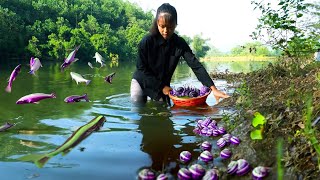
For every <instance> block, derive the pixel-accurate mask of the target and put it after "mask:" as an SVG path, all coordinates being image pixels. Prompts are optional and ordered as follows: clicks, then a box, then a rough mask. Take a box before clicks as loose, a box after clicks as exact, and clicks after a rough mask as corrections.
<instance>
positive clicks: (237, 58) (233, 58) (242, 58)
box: [200, 56, 276, 61]
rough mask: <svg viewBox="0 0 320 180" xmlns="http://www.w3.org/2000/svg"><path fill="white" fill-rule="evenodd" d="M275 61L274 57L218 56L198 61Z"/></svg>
mask: <svg viewBox="0 0 320 180" xmlns="http://www.w3.org/2000/svg"><path fill="white" fill-rule="evenodd" d="M275 59H276V57H266V56H219V57H205V58H201V59H200V61H270V60H275Z"/></svg>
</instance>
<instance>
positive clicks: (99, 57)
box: [93, 52, 106, 67]
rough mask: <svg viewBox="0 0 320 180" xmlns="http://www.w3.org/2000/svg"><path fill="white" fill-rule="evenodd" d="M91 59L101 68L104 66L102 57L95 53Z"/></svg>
mask: <svg viewBox="0 0 320 180" xmlns="http://www.w3.org/2000/svg"><path fill="white" fill-rule="evenodd" d="M93 58H96V62H98V63H100V64H101V67H103V66H105V65H106V64H104V60H103V57H102V56H101V55H100V54H99V53H98V52H96V53H95V54H94V56H93Z"/></svg>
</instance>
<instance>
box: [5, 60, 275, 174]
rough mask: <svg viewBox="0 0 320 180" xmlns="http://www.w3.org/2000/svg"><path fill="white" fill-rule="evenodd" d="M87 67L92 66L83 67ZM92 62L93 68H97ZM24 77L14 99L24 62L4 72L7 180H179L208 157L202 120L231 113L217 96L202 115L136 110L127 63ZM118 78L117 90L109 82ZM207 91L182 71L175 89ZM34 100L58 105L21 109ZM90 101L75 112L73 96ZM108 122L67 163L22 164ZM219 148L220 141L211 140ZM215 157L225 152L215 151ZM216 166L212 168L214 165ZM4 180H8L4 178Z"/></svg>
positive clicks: (156, 107) (245, 67)
mask: <svg viewBox="0 0 320 180" xmlns="http://www.w3.org/2000/svg"><path fill="white" fill-rule="evenodd" d="M81 61H83V62H84V61H85V60H81ZM91 61H92V60H91ZM20 63H21V64H22V69H21V72H20V74H19V75H18V77H17V78H16V80H15V81H14V82H13V87H12V92H11V93H7V92H5V87H6V86H7V79H8V77H9V76H10V74H11V71H12V70H13V69H14V68H15V67H16V66H17V65H18V64H19V62H10V63H5V64H4V65H2V66H1V67H0V74H1V76H0V88H1V87H2V88H3V90H2V93H0V109H1V112H0V113H1V116H0V125H2V124H4V123H5V122H10V123H17V124H16V125H15V126H14V127H12V128H11V129H8V130H7V131H5V132H0V147H1V151H0V172H1V176H2V177H5V179H7V178H10V179H15V180H16V179H34V178H35V179H71V178H75V179H77V180H80V179H136V178H137V174H138V172H139V171H140V170H141V169H142V168H150V169H153V170H154V171H156V172H157V173H160V172H163V173H167V174H169V175H171V177H172V178H176V173H177V171H178V170H179V168H180V167H185V166H186V165H182V164H181V163H179V161H178V159H179V154H180V152H181V151H183V150H188V151H190V152H191V153H192V155H193V160H192V161H193V162H196V161H197V158H196V157H198V156H199V154H200V152H201V149H200V148H199V143H201V142H203V141H204V140H205V139H206V138H204V137H201V136H198V135H195V134H194V133H193V129H194V127H195V125H196V119H199V118H204V117H206V116H210V117H213V118H214V119H217V120H219V119H220V118H221V117H222V114H223V113H224V112H227V111H228V110H227V109H221V108H219V107H216V106H213V105H214V104H215V100H214V98H213V96H212V95H210V96H209V97H208V99H207V105H205V106H201V107H194V108H181V107H177V106H171V107H166V106H165V105H164V104H161V103H159V102H148V103H147V104H146V105H145V106H142V107H135V106H133V105H132V104H131V103H130V101H129V99H130V98H129V97H130V94H129V89H130V81H131V76H132V73H133V71H134V66H135V65H134V64H132V63H126V64H125V63H122V62H120V64H119V66H118V67H110V66H106V67H103V68H99V67H100V65H99V64H96V63H95V62H92V64H93V65H94V66H95V68H94V69H91V68H90V67H89V66H88V65H86V64H85V63H83V64H81V63H80V61H79V62H76V63H75V64H73V65H71V66H70V67H69V68H67V69H66V71H64V72H61V71H60V64H58V63H46V62H43V61H42V64H43V67H42V68H40V69H39V70H38V71H37V72H36V74H37V75H36V76H32V75H31V74H29V73H28V71H29V66H28V60H26V61H24V62H20ZM268 63H269V62H261V61H260V62H253V61H242V62H206V63H204V65H205V67H206V68H207V70H208V71H209V72H211V71H225V70H226V69H228V70H229V71H230V72H249V71H252V70H255V69H259V68H261V67H264V66H266V65H267V64H268ZM71 71H72V72H77V73H79V74H82V75H84V77H85V78H87V79H90V80H91V83H90V84H89V85H88V86H86V85H85V84H83V83H80V84H78V85H77V84H76V82H75V81H74V80H72V79H71V76H70V72H71ZM112 72H116V75H115V77H114V78H113V81H112V84H109V83H106V82H105V81H104V77H105V76H106V75H108V74H110V73H112ZM184 84H190V85H193V86H195V87H200V85H201V84H200V83H199V82H198V81H197V79H196V77H195V76H194V74H193V73H192V71H191V70H190V68H189V67H188V66H187V65H186V64H181V65H179V66H178V68H177V70H176V72H175V74H174V76H173V80H172V85H173V86H174V87H178V86H182V85H184ZM215 84H216V85H217V87H218V88H219V89H221V90H223V91H226V92H228V93H231V92H232V90H231V89H228V88H227V83H226V82H225V81H224V80H217V81H215ZM31 93H48V94H50V93H55V94H56V98H54V99H45V100H42V101H40V103H39V104H20V105H17V104H16V101H17V100H18V99H19V98H20V97H22V96H25V95H27V94H31ZM84 93H87V94H88V97H89V99H90V102H78V103H71V104H67V103H65V102H64V98H65V97H67V96H69V95H83V94H84ZM99 115H103V116H104V117H105V118H106V122H105V123H104V125H103V126H102V128H101V129H100V130H99V131H97V132H94V133H92V134H91V135H90V136H88V137H87V138H86V139H84V140H83V141H81V142H80V143H79V144H78V145H77V146H75V147H74V148H73V149H72V150H71V151H70V152H68V153H66V154H65V155H61V154H58V155H56V156H53V157H52V158H51V159H49V160H48V162H47V163H46V164H44V166H43V168H38V167H37V166H36V165H35V164H34V163H33V162H25V161H21V160H19V158H20V157H22V156H25V155H29V154H45V153H48V152H51V151H53V150H55V149H56V148H57V147H58V146H60V145H62V144H63V143H64V142H65V141H66V140H67V139H68V138H69V137H70V136H71V135H72V133H73V132H74V131H75V130H77V129H78V128H79V127H80V126H82V125H84V124H86V123H87V122H89V121H90V120H92V119H93V118H95V117H96V116H99ZM206 140H210V141H211V142H212V143H213V144H215V142H216V140H217V139H216V138H210V139H208V138H207V139H206ZM212 151H213V153H214V154H215V153H216V154H217V153H219V152H218V147H217V146H216V145H214V147H213V150H212ZM213 165H214V166H216V167H220V168H222V169H223V168H224V169H225V168H226V161H222V160H221V159H219V158H215V160H214V162H213ZM211 166H212V165H211ZM1 179H2V178H1Z"/></svg>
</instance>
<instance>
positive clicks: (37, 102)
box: [29, 101, 40, 104]
mask: <svg viewBox="0 0 320 180" xmlns="http://www.w3.org/2000/svg"><path fill="white" fill-rule="evenodd" d="M29 103H31V102H29ZM32 103H33V104H39V103H40V102H39V101H36V102H32Z"/></svg>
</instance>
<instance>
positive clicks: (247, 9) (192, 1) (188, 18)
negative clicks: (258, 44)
mask: <svg viewBox="0 0 320 180" xmlns="http://www.w3.org/2000/svg"><path fill="white" fill-rule="evenodd" d="M128 1H129V2H135V3H137V4H138V5H139V6H141V7H142V9H143V10H145V11H148V10H154V11H153V13H154V15H155V11H156V10H157V8H158V7H159V6H160V5H161V4H162V3H165V2H167V3H170V4H171V5H173V6H174V7H175V8H176V10H177V13H178V26H177V29H176V30H177V31H179V33H180V34H181V35H187V36H189V37H193V36H194V35H196V34H201V33H202V37H204V38H210V42H209V43H210V44H212V45H213V46H215V47H216V48H218V49H220V50H221V51H223V52H227V51H229V50H230V49H231V48H233V47H235V46H237V45H243V44H244V43H246V42H250V41H252V39H251V38H250V37H249V35H250V34H251V33H252V31H254V29H255V27H256V25H257V23H258V17H259V14H260V12H259V11H258V10H255V11H254V10H253V8H254V6H253V5H252V4H251V3H250V2H251V0H167V1H163V0H128Z"/></svg>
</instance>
